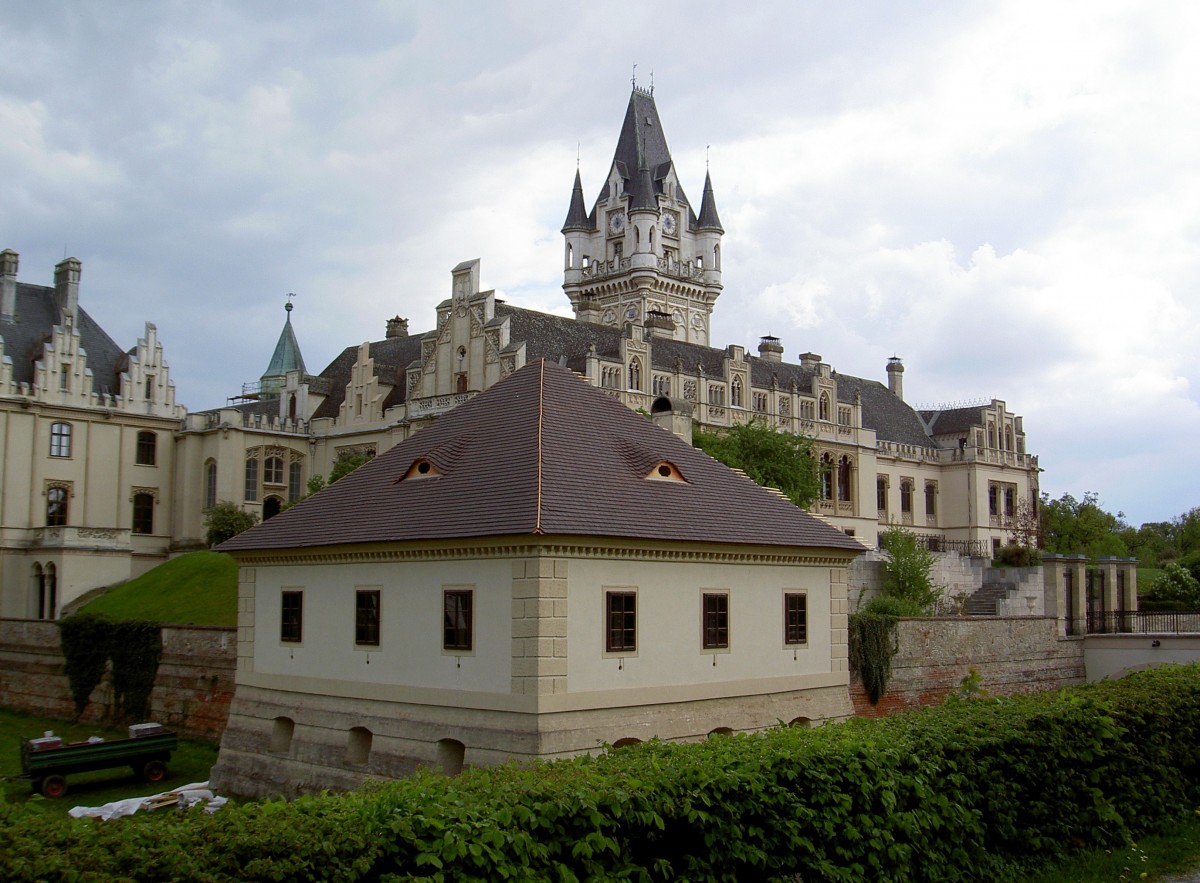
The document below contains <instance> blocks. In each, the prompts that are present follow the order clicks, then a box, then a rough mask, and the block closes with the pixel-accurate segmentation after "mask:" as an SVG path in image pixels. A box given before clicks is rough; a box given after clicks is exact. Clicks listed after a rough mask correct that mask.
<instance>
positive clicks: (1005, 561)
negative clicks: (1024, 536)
mask: <svg viewBox="0 0 1200 883" xmlns="http://www.w3.org/2000/svg"><path fill="white" fill-rule="evenodd" d="M1041 561H1042V557H1041V556H1040V555H1039V554H1038V550H1037V549H1036V548H1034V547H1033V546H1024V545H1020V544H1019V543H1009V544H1008V545H1007V546H1001V547H1000V551H999V552H997V553H996V554H995V555H994V556H992V565H993V566H995V567H1036V566H1037V565H1038V564H1040V563H1041Z"/></svg>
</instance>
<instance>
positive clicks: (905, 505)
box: [900, 479, 913, 515]
mask: <svg viewBox="0 0 1200 883" xmlns="http://www.w3.org/2000/svg"><path fill="white" fill-rule="evenodd" d="M912 510H913V485H912V482H911V481H909V480H908V479H905V480H904V481H902V482H900V511H901V512H903V513H904V514H906V515H911V514H912Z"/></svg>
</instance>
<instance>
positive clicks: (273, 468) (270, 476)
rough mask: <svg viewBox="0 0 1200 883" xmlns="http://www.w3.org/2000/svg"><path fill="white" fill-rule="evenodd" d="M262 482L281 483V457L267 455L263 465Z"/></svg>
mask: <svg viewBox="0 0 1200 883" xmlns="http://www.w3.org/2000/svg"><path fill="white" fill-rule="evenodd" d="M263 484H283V457H267V462H266V463H265V464H264V467H263Z"/></svg>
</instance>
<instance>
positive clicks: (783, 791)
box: [0, 665, 1200, 881]
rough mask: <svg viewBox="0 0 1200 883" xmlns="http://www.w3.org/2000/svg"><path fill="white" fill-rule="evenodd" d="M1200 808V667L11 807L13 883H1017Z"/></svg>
mask: <svg viewBox="0 0 1200 883" xmlns="http://www.w3.org/2000/svg"><path fill="white" fill-rule="evenodd" d="M1198 805H1200V667H1198V666H1195V665H1193V666H1188V667H1179V668H1165V669H1158V670H1155V671H1151V672H1143V673H1139V674H1136V675H1132V676H1130V677H1128V678H1126V679H1124V680H1121V681H1116V682H1111V683H1104V684H1098V685H1092V686H1087V687H1081V688H1076V689H1072V690H1067V691H1063V692H1061V693H1055V694H1036V695H1031V696H1024V697H1015V698H1005V699H983V700H972V701H967V700H958V701H951V702H950V703H949V704H947V705H946V706H944V707H942V708H937V709H931V710H927V711H921V712H915V713H909V714H903V715H898V716H895V717H891V718H884V719H878V720H870V721H864V720H856V721H851V722H850V723H847V724H845V725H841V726H827V727H822V728H819V729H816V730H797V729H785V728H780V729H776V730H773V731H770V732H767V733H763V734H759V735H755V736H737V737H733V738H717V739H711V740H709V741H707V742H704V743H700V744H689V745H678V744H668V743H649V744H646V745H642V746H637V747H634V748H629V749H621V750H617V751H613V752H611V753H609V754H607V755H604V756H601V757H595V758H578V759H575V760H572V761H566V762H558V763H553V764H545V765H541V766H537V767H534V768H525V769H518V768H515V767H501V768H495V769H487V770H473V771H469V772H467V773H465V774H464V775H462V776H460V777H458V778H454V779H448V778H442V777H438V776H435V775H431V774H423V775H418V776H414V777H412V778H410V779H406V780H403V781H400V782H394V783H388V784H385V785H379V786H375V787H372V788H367V789H364V790H362V791H359V792H356V793H354V794H350V795H345V796H324V797H318V798H305V799H301V800H296V801H294V802H292V803H278V802H268V803H258V804H247V805H243V806H231V807H227V808H226V809H223V810H221V811H220V812H218V813H216V814H215V815H212V816H207V815H203V814H201V813H199V812H196V811H193V812H192V813H189V814H178V813H171V812H166V813H161V814H159V815H151V816H135V817H133V818H131V819H126V820H122V821H118V822H92V821H77V820H72V819H65V820H58V819H51V818H49V817H47V816H45V815H43V814H40V813H38V812H37V809H36V806H34V805H29V804H27V805H26V806H25V807H20V808H18V807H15V806H9V807H2V808H0V877H2V878H3V879H8V880H34V879H71V880H101V879H103V880H111V879H120V878H122V877H124V878H136V879H181V880H232V879H241V880H288V879H337V880H354V879H364V880H381V879H387V878H389V877H390V876H391V875H398V876H403V877H413V876H415V877H422V876H424V877H427V878H430V879H446V880H497V879H559V880H572V879H637V880H658V879H679V878H690V879H714V880H744V879H769V878H784V879H786V878H793V879H796V878H799V879H804V880H872V881H875V880H879V881H885V880H920V881H937V880H980V879H986V880H1004V879H1019V878H1020V876H1021V869H1022V868H1029V867H1033V866H1035V865H1038V864H1041V863H1044V862H1045V861H1048V860H1051V859H1053V858H1055V857H1057V856H1058V855H1060V854H1062V853H1063V852H1065V851H1068V850H1070V849H1073V848H1076V847H1081V846H1095V845H1106V844H1108V845H1118V844H1124V843H1126V842H1128V840H1129V839H1130V838H1132V837H1136V836H1139V835H1141V834H1142V833H1144V832H1146V831H1147V830H1150V829H1152V828H1153V827H1154V826H1155V825H1156V824H1157V823H1159V822H1161V821H1163V820H1164V819H1166V818H1169V817H1171V816H1174V815H1176V814H1178V813H1180V812H1182V811H1184V810H1191V809H1195V808H1196V807H1197V806H1198Z"/></svg>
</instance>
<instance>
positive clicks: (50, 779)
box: [42, 776, 67, 800]
mask: <svg viewBox="0 0 1200 883" xmlns="http://www.w3.org/2000/svg"><path fill="white" fill-rule="evenodd" d="M66 793H67V780H66V779H64V778H63V777H62V776H46V778H44V779H42V794H43V795H44V796H46V797H49V798H50V799H52V800H53V799H54V798H55V797H62V796H63V795H64V794H66Z"/></svg>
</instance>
